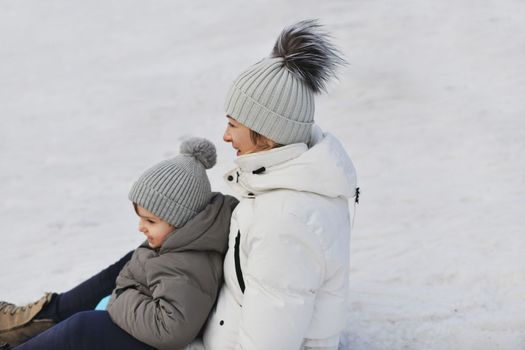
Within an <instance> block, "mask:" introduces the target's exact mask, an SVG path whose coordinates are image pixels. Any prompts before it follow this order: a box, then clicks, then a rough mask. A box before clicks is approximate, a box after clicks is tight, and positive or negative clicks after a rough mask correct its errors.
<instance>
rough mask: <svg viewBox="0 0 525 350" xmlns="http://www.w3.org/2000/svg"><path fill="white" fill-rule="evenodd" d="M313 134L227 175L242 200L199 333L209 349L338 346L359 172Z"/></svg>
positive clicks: (334, 145) (332, 142) (331, 142)
mask: <svg viewBox="0 0 525 350" xmlns="http://www.w3.org/2000/svg"><path fill="white" fill-rule="evenodd" d="M314 130H315V131H314V135H313V138H312V139H313V142H312V143H313V145H312V146H311V147H310V148H308V147H307V146H306V144H303V143H298V144H292V145H288V146H284V147H280V148H276V149H273V150H270V151H265V152H259V153H254V154H248V155H244V156H240V157H238V158H237V159H236V163H237V165H238V168H236V169H234V170H232V171H231V172H229V173H228V174H226V176H225V178H226V180H227V182H228V183H230V184H231V186H232V187H233V189H234V190H235V191H236V192H238V193H239V194H240V196H241V197H242V199H241V202H240V204H239V205H238V206H237V208H236V209H235V211H234V213H233V216H232V220H231V226H230V235H229V247H228V252H227V254H226V257H225V261H224V278H225V281H224V284H223V286H222V288H221V291H220V295H219V299H218V302H217V305H216V307H215V309H214V311H212V314H211V315H210V318H209V321H208V324H207V326H206V329H205V332H204V337H203V342H204V346H205V347H206V350H215V349H217V350H227V349H247V350H248V349H249V350H252V349H264V350H279V349H282V350H293V349H337V347H338V344H339V336H340V332H341V330H342V329H343V328H344V325H345V314H346V312H347V308H346V299H347V294H348V269H349V249H350V242H349V239H350V213H349V207H348V198H351V197H353V196H354V195H355V191H356V174H355V169H354V166H353V164H352V162H351V160H350V158H349V157H348V155H347V153H346V152H345V150H344V149H343V147H342V145H341V144H340V142H339V141H338V140H337V139H336V138H335V137H334V136H332V135H330V134H323V133H322V132H321V130H320V129H318V128H317V129H314ZM237 239H238V240H239V243H238V247H237V249H236V248H235V246H236V240H237ZM236 255H237V257H236ZM236 259H238V260H239V261H238V263H240V269H241V270H242V278H239V277H238V273H237V271H236V263H235V260H236ZM239 279H241V280H243V281H241V282H240V281H239ZM242 282H244V284H245V290H244V293H243V292H242V290H241V287H240V285H241V283H242Z"/></svg>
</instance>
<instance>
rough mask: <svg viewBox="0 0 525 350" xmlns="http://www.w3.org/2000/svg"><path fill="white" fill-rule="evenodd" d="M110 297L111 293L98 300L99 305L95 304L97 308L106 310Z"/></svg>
mask: <svg viewBox="0 0 525 350" xmlns="http://www.w3.org/2000/svg"><path fill="white" fill-rule="evenodd" d="M109 298H111V295H108V296H107V297H104V298H102V299H101V300H100V301H99V302H98V304H97V306H95V310H106V308H107V307H108V302H109Z"/></svg>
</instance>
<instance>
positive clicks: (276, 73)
mask: <svg viewBox="0 0 525 350" xmlns="http://www.w3.org/2000/svg"><path fill="white" fill-rule="evenodd" d="M314 108H315V107H314V93H313V92H312V90H311V89H309V88H308V87H307V86H306V84H305V83H304V81H302V80H301V79H299V78H298V77H297V76H295V75H294V74H293V73H291V72H290V71H289V70H288V69H287V68H286V67H285V66H284V64H283V60H282V58H267V59H264V60H262V61H260V62H259V63H257V64H255V65H253V66H252V67H250V68H249V69H248V70H247V71H245V72H244V73H242V74H241V75H240V76H239V77H238V78H237V79H236V80H235V82H234V83H233V86H232V87H231V89H230V91H229V93H228V96H227V97H226V105H225V109H226V114H227V115H228V116H230V117H232V118H233V119H235V120H237V121H238V122H240V123H241V124H244V125H246V126H247V127H248V128H250V129H252V130H254V131H256V132H258V133H259V134H261V135H264V136H266V137H267V138H269V139H270V140H273V141H275V142H277V143H280V144H283V145H288V144H291V143H297V142H305V143H307V142H308V141H309V139H310V132H311V129H312V125H313V123H314Z"/></svg>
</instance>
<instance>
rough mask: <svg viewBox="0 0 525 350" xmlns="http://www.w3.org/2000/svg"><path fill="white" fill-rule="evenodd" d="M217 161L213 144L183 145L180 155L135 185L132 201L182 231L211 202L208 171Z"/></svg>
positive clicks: (190, 142) (193, 142)
mask: <svg viewBox="0 0 525 350" xmlns="http://www.w3.org/2000/svg"><path fill="white" fill-rule="evenodd" d="M216 161H217V152H216V150H215V146H214V145H213V143H211V142H210V141H208V140H206V139H203V138H197V137H194V138H190V139H188V140H186V141H184V142H183V143H182V145H181V147H180V155H178V156H176V157H175V158H172V159H169V160H166V161H163V162H161V163H159V164H157V165H154V166H153V167H151V168H149V169H148V170H146V171H145V172H144V173H143V174H142V175H141V176H140V178H139V179H138V180H137V181H136V182H135V183H134V184H133V186H132V187H131V191H130V192H129V196H128V197H129V199H130V200H131V201H132V202H133V203H136V204H138V205H140V206H141V207H143V208H144V209H146V210H148V211H150V212H152V213H153V214H155V215H156V216H158V217H159V218H161V219H162V220H164V221H166V222H167V223H169V224H170V225H172V226H175V227H182V226H184V224H185V223H186V222H187V221H188V220H190V219H191V218H193V217H194V216H195V215H197V214H198V213H199V212H200V211H201V210H203V209H204V207H206V205H207V204H208V202H209V201H210V199H211V196H212V194H211V186H210V181H209V180H208V176H207V175H206V169H210V168H211V167H213V166H214V165H215V163H216Z"/></svg>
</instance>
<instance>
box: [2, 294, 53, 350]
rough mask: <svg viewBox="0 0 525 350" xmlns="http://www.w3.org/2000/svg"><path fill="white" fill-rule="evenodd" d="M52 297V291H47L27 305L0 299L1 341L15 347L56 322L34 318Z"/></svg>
mask: <svg viewBox="0 0 525 350" xmlns="http://www.w3.org/2000/svg"><path fill="white" fill-rule="evenodd" d="M52 297H53V294H52V293H46V294H45V295H44V296H43V297H42V298H40V299H39V300H37V301H35V302H34V303H31V304H28V305H25V306H16V305H14V304H11V303H6V302H5V301H0V343H2V341H3V342H6V343H8V344H9V346H11V347H15V346H17V345H19V344H22V343H23V342H25V341H27V340H29V339H31V338H32V337H34V336H35V335H37V334H40V333H42V332H43V331H45V330H46V329H48V328H50V327H52V326H53V325H54V324H55V322H54V321H53V320H49V319H36V320H35V319H34V318H35V316H36V315H37V314H38V313H39V312H40V311H41V310H42V308H43V307H44V306H45V305H46V304H48V303H49V302H50V301H51V298H52Z"/></svg>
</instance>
